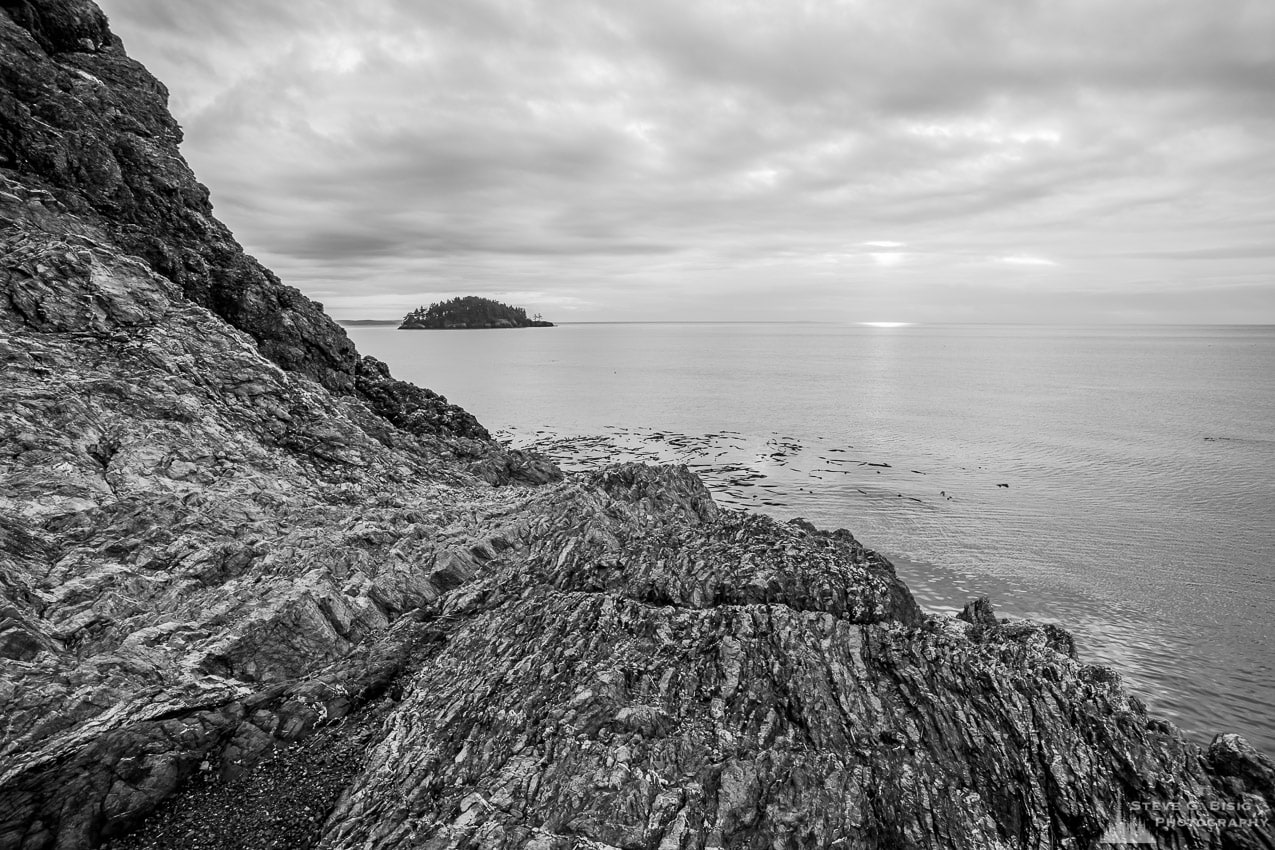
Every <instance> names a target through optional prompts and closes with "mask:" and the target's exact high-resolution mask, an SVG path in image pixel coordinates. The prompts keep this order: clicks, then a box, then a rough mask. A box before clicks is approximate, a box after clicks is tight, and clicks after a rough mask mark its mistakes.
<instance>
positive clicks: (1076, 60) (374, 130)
mask: <svg viewBox="0 0 1275 850" xmlns="http://www.w3.org/2000/svg"><path fill="white" fill-rule="evenodd" d="M99 2H100V5H101V6H102V8H103V9H104V10H105V11H106V13H107V14H108V16H109V17H110V20H111V25H112V29H113V30H114V31H115V32H116V34H118V35H119V36H120V37H121V38H122V39H123V40H124V44H125V47H126V49H127V50H128V51H129V53H130V55H132V56H133V57H135V58H137V59H139V60H140V61H142V62H143V63H144V64H145V65H146V66H147V67H148V68H149V69H150V70H151V72H152V73H153V74H155V75H156V76H157V77H159V79H160V80H162V81H163V82H164V83H165V84H166V85H167V86H168V88H169V91H170V97H171V108H172V111H173V113H174V115H175V116H176V118H177V120H178V121H179V122H180V123H181V124H182V126H183V128H184V130H185V134H186V140H185V142H184V144H183V147H182V150H183V153H184V154H185V156H186V158H187V160H188V161H189V162H190V163H191V165H192V167H193V168H194V169H195V173H196V174H197V175H198V177H199V179H200V180H201V181H202V182H203V183H205V184H206V185H207V186H208V187H209V188H210V189H211V190H212V199H213V203H214V206H215V210H216V213H217V215H218V217H220V218H221V220H222V221H224V222H225V223H226V224H227V225H228V226H229V227H230V228H231V229H232V230H233V231H234V233H235V235H236V237H237V238H238V239H239V241H240V242H241V243H242V244H243V245H244V247H245V248H246V249H247V250H248V251H249V252H250V253H252V254H253V255H255V256H256V257H257V258H258V259H260V260H261V261H262V262H263V263H265V264H266V265H267V266H269V267H271V268H272V269H274V270H275V271H276V272H277V273H278V274H279V275H280V276H281V277H282V278H283V279H284V280H285V281H286V282H288V283H290V284H292V285H293V286H296V287H298V288H299V289H301V290H302V291H303V292H305V293H306V294H307V295H309V296H310V297H312V298H314V299H316V300H318V301H320V302H322V303H323V304H324V305H325V307H326V309H327V311H328V313H329V314H331V315H333V316H335V317H337V318H342V319H354V318H396V317H400V316H402V315H403V314H404V313H405V312H407V311H408V310H409V309H411V308H413V307H416V306H419V305H422V304H428V303H430V302H432V301H436V300H440V299H443V298H447V297H451V296H453V295H466V294H477V295H486V296H490V297H495V298H499V299H500V300H503V301H508V302H510V303H514V304H518V305H520V306H524V307H526V308H527V309H528V311H529V312H531V313H536V312H539V313H542V314H543V315H544V317H545V318H547V319H551V320H554V321H615V320H642V321H657V320H663V319H681V320H703V319H724V320H738V321H756V320H807V321H851V322H853V321H907V322H943V321H950V322H1046V323H1052V322H1066V323H1090V322H1092V323H1120V322H1168V323H1193V322H1201V323H1250V322H1258V323H1275V3H1271V2H1270V0H1207V2H1200V0H1171V1H1170V0H787V1H786V2H773V1H772V0H696V2H686V0H641V2H620V0H592V2H583V0H553V1H552V2H549V0H540V2H533V1H532V0H430V1H429V2H419V0H369V2H366V3H350V2H348V0H341V2H338V1H337V0H289V2H286V3H285V2H274V3H262V2H261V0H251V2H250V0H220V1H219V2H217V3H208V2H204V0H198V2H197V0H99Z"/></svg>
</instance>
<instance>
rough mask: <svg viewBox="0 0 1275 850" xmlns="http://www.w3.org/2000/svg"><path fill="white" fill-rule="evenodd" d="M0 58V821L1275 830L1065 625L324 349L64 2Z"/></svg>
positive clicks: (138, 829) (349, 833) (156, 829)
mask: <svg viewBox="0 0 1275 850" xmlns="http://www.w3.org/2000/svg"><path fill="white" fill-rule="evenodd" d="M0 82H2V83H3V85H2V86H0V114H2V115H3V117H4V124H3V129H2V131H0V156H2V157H3V160H2V161H0V166H3V167H0V228H3V229H2V232H0V718H3V723H0V848H5V850H7V848H21V850H48V848H58V849H59V850H69V848H80V847H94V846H103V845H107V844H109V845H111V846H116V847H120V848H125V847H254V846H281V847H282V846H290V847H312V846H318V847H325V848H334V849H335V848H387V849H388V848H409V847H437V848H448V847H455V848H460V847H511V848H512V847H540V848H568V847H622V848H634V850H636V848H670V850H671V848H690V847H716V846H720V847H790V846H791V847H797V846H801V847H865V848H866V847H933V848H946V847H969V848H1038V847H1057V848H1088V847H1092V846H1094V845H1095V842H1097V841H1098V840H1099V839H1100V838H1101V837H1102V836H1103V835H1104V833H1108V834H1111V833H1109V832H1108V831H1109V830H1113V829H1126V828H1134V827H1137V828H1140V829H1148V830H1150V831H1151V832H1153V833H1154V835H1155V837H1156V839H1157V840H1158V841H1159V842H1160V844H1161V845H1162V846H1165V847H1175V848H1176V847H1181V848H1186V847H1216V848H1221V847H1237V848H1259V847H1267V848H1269V847H1273V846H1275V838H1273V837H1272V833H1271V831H1270V828H1269V813H1270V807H1271V806H1272V804H1275V769H1273V768H1272V765H1271V763H1270V761H1269V760H1267V759H1266V758H1265V757H1264V756H1262V755H1261V754H1258V753H1256V752H1254V751H1253V750H1252V748H1251V747H1249V746H1248V745H1247V744H1246V743H1245V742H1244V741H1243V739H1240V738H1238V737H1237V736H1233V735H1222V736H1219V737H1218V738H1217V739H1216V740H1215V741H1214V743H1213V745H1212V746H1211V747H1210V748H1208V749H1207V750H1205V749H1202V748H1200V747H1198V746H1195V745H1193V744H1191V743H1189V742H1187V741H1185V740H1184V739H1183V738H1182V736H1181V734H1180V733H1179V732H1178V731H1177V730H1176V729H1174V728H1173V727H1172V726H1171V725H1169V724H1167V723H1164V722H1162V721H1159V720H1156V719H1154V718H1151V717H1148V715H1147V713H1146V711H1145V709H1144V708H1143V706H1142V705H1141V703H1140V702H1138V700H1137V699H1136V698H1134V697H1133V696H1131V695H1129V694H1128V693H1127V692H1126V691H1125V690H1124V689H1123V687H1122V686H1121V684H1120V681H1119V677H1118V676H1117V675H1116V674H1115V673H1114V672H1113V671H1111V670H1109V669H1106V668H1102V667H1095V666H1092V665H1087V664H1085V663H1083V660H1082V659H1077V658H1076V657H1074V656H1075V650H1074V647H1073V645H1072V643H1071V640H1070V638H1069V636H1068V635H1067V634H1066V632H1065V631H1063V630H1061V629H1059V628H1057V627H1054V626H1043V627H1042V626H1039V625H1036V624H1032V623H1028V622H1006V621H1003V620H1000V619H998V618H997V617H996V616H995V613H994V611H992V610H991V608H990V606H989V605H988V604H985V603H980V604H978V605H973V606H971V607H970V608H969V609H967V612H966V613H965V615H964V616H963V618H962V619H953V618H947V617H935V616H930V615H926V614H924V613H923V612H922V611H920V609H919V608H918V607H917V605H916V604H915V602H914V601H913V599H912V597H911V594H910V593H909V592H908V591H907V588H906V587H904V586H903V584H902V583H901V582H900V581H899V580H898V579H897V577H896V576H895V575H894V571H893V569H892V567H891V566H890V564H889V563H888V561H886V560H885V559H883V558H881V557H880V556H879V555H877V554H875V553H873V552H871V551H869V550H867V549H865V548H864V547H863V546H862V545H860V543H859V542H858V541H856V540H855V539H854V538H853V536H852V535H851V534H850V533H848V532H845V531H836V532H826V531H821V530H818V529H815V528H814V527H812V526H810V525H809V524H807V523H803V522H800V521H794V522H792V523H786V524H785V523H778V522H776V521H774V520H771V519H768V518H765V517H760V516H752V515H747V514H744V513H740V512H734V511H726V510H721V509H719V508H718V507H717V506H716V505H715V504H714V503H713V500H712V498H711V496H710V494H709V493H708V492H707V491H706V490H705V488H704V486H703V484H702V482H700V480H699V479H698V478H696V477H695V476H694V475H692V474H690V473H689V472H687V471H686V470H685V469H684V468H656V467H646V466H638V465H625V466H618V467H612V468H607V469H601V470H597V471H595V472H593V473H590V474H586V475H576V476H573V477H571V478H569V479H563V477H562V476H561V474H560V473H558V472H557V470H556V469H554V468H553V467H552V466H551V465H549V464H547V463H545V462H544V461H542V460H541V459H539V458H537V457H535V456H530V455H525V454H521V453H515V452H509V451H507V450H505V449H504V448H503V447H501V446H499V445H497V444H495V443H493V442H491V441H490V439H489V438H488V435H487V433H486V431H485V430H483V429H482V426H481V425H480V424H479V423H477V422H476V421H475V420H474V419H473V417H472V416H469V414H467V413H465V412H464V411H463V410H461V409H460V408H456V407H455V406H453V405H450V404H448V403H447V402H446V401H445V400H443V399H441V398H439V397H438V396H437V395H435V394H433V393H430V392H429V391H428V390H423V389H420V388H416V387H413V386H411V385H408V384H404V383H402V382H397V381H395V380H394V379H393V378H392V377H391V376H390V375H389V373H388V370H387V369H385V368H384V366H383V365H382V364H379V363H377V362H376V361H375V360H372V359H371V358H360V357H359V356H358V354H357V352H355V351H354V350H353V347H352V346H348V340H346V341H343V340H344V336H343V335H335V334H333V333H332V332H331V329H330V328H329V327H328V324H330V323H328V320H327V319H326V317H325V316H323V314H322V312H321V310H320V309H319V308H318V306H317V305H314V304H312V303H311V302H309V301H307V300H305V299H304V298H303V297H301V296H300V295H299V294H298V293H295V290H289V289H287V288H286V287H283V286H282V285H281V284H279V283H278V282H277V281H275V280H274V279H273V278H272V276H270V275H269V273H268V272H266V271H265V270H263V269H261V268H260V267H259V266H257V265H256V264H255V262H253V261H251V260H250V259H248V258H246V257H244V256H243V255H242V252H240V251H239V249H238V246H237V245H235V244H234V243H233V240H232V239H231V238H230V236H229V234H228V233H227V232H226V231H225V229H224V227H222V226H221V225H220V224H218V223H217V222H216V221H215V219H212V218H211V210H210V207H209V206H208V205H207V196H206V192H204V191H202V187H198V184H196V183H194V181H193V177H191V176H190V174H189V170H188V169H186V167H185V165H184V163H182V162H181V161H180V157H179V156H178V155H177V153H176V147H175V146H176V142H177V139H178V138H179V131H178V129H177V127H176V125H175V124H174V123H173V122H172V119H171V117H169V116H168V115H167V112H166V111H165V110H164V107H163V100H164V96H163V89H162V86H160V85H159V84H158V83H157V82H155V81H154V80H153V79H152V78H151V77H150V76H149V75H148V74H146V73H145V71H144V69H142V68H141V67H140V66H138V65H137V64H136V63H133V62H132V61H131V60H129V59H128V58H127V57H126V56H125V55H124V54H123V51H122V48H121V46H120V45H119V42H118V40H117V39H115V38H114V36H113V35H111V34H110V32H109V29H107V26H106V21H105V18H104V17H103V16H102V15H101V14H100V12H98V11H97V9H96V8H95V7H94V6H92V4H90V3H88V2H85V0H45V2H22V1H21V0H15V2H6V3H3V4H0ZM112 163H114V164H112ZM325 323H327V324H325ZM494 485H505V486H494ZM508 485H529V486H508ZM288 777H293V778H294V779H295V783H294V786H291V787H287V780H288ZM269 789H279V790H278V792H277V793H268V792H269ZM240 792H242V793H240ZM236 794H238V796H234V795H236ZM232 804H233V807H234V810H233V811H230V808H231V806H232ZM1153 806H1159V807H1160V808H1159V809H1158V810H1159V811H1166V810H1169V807H1176V809H1177V810H1178V811H1192V810H1193V811H1203V812H1208V811H1210V810H1214V811H1230V812H1239V813H1243V817H1244V818H1245V819H1246V820H1245V821H1244V823H1242V824H1238V825H1235V826H1231V827H1227V828H1225V829H1216V828H1211V827H1206V826H1199V825H1195V826H1166V825H1159V824H1157V823H1155V822H1154V821H1153V820H1152V819H1151V817H1150V816H1149V815H1148V814H1146V812H1148V811H1150V810H1152V808H1153ZM1191 807H1195V808H1194V809H1192V808H1191Z"/></svg>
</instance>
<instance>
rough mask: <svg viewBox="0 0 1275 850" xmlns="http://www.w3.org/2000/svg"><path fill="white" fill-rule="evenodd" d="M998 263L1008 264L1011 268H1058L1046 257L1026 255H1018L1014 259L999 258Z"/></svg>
mask: <svg viewBox="0 0 1275 850" xmlns="http://www.w3.org/2000/svg"><path fill="white" fill-rule="evenodd" d="M996 259H997V261H998V262H1001V263H1006V264H1008V265H1011V266H1056V265H1058V264H1057V263H1055V262H1054V261H1053V260H1050V259H1047V258H1045V257H1029V256H1026V255H1021V254H1020V255H1017V256H1013V257H997V258H996Z"/></svg>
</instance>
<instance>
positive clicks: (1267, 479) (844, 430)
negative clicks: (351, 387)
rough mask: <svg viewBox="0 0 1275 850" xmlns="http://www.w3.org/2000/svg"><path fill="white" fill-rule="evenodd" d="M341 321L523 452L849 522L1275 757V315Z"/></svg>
mask: <svg viewBox="0 0 1275 850" xmlns="http://www.w3.org/2000/svg"><path fill="white" fill-rule="evenodd" d="M347 330H348V332H349V333H350V336H351V337H352V338H353V339H354V340H355V342H356V343H357V344H358V346H359V348H360V349H361V350H362V351H363V352H364V353H367V354H372V355H374V356H376V357H379V358H381V359H383V360H385V361H386V362H387V363H389V364H390V367H391V368H392V369H393V371H394V373H395V375H396V376H398V377H401V378H404V379H407V380H410V381H413V382H414V383H418V384H420V385H422V386H427V387H430V388H432V389H434V390H436V391H438V392H440V393H442V394H443V395H445V396H447V398H448V399H449V400H451V401H453V402H456V403H457V404H460V405H461V406H463V407H465V408H466V409H468V410H469V411H471V412H472V413H474V414H475V415H476V416H477V417H478V418H479V420H480V421H482V422H483V423H484V424H486V425H487V426H488V427H489V428H491V429H493V430H496V431H499V432H500V433H499V436H502V437H504V438H506V439H510V440H512V441H513V442H514V443H516V444H519V445H531V444H534V445H536V446H538V447H540V448H542V449H543V450H546V451H549V452H550V453H552V454H554V455H556V456H557V457H559V458H560V459H562V460H563V462H564V464H565V465H566V466H568V467H569V468H570V467H573V466H579V465H582V464H587V463H590V462H594V461H599V460H600V461H611V460H622V459H627V458H646V459H652V460H661V461H676V462H684V463H688V464H689V465H691V466H692V468H694V469H696V470H697V471H699V472H700V473H701V474H702V475H704V477H705V479H706V480H707V481H708V482H709V483H710V486H711V487H712V488H713V490H714V492H715V494H716V495H717V497H718V499H719V501H720V502H723V503H726V504H732V505H743V506H749V507H751V508H753V509H756V510H761V511H765V512H766V513H770V514H773V515H774V516H777V517H780V518H785V519H786V518H789V517H793V516H804V517H807V518H809V519H810V520H812V521H813V522H815V523H816V524H819V525H823V526H828V527H839V526H840V527H845V528H849V529H850V530H851V531H852V532H853V533H854V534H855V536H856V537H858V538H859V539H860V540H862V541H863V542H864V543H865V544H867V545H869V546H871V547H873V548H875V549H878V550H879V551H881V552H882V553H884V554H885V555H887V556H888V557H890V558H891V559H892V560H894V562H895V564H896V566H897V567H898V569H899V572H900V575H901V576H902V577H903V578H904V580H905V581H907V583H908V584H909V585H910V586H911V588H912V590H913V592H914V593H915V594H916V596H917V597H918V599H919V600H920V601H921V602H922V604H924V605H926V606H927V607H929V608H931V609H935V610H946V611H952V610H956V609H958V608H959V607H960V606H961V605H962V604H963V603H964V601H965V600H966V599H967V598H968V597H970V596H971V595H977V594H982V593H986V594H988V595H990V596H991V597H992V599H993V602H994V604H995V606H996V609H997V611H998V613H999V614H1001V615H1003V616H1004V615H1009V616H1030V617H1033V618H1036V619H1040V620H1050V621H1055V622H1058V623H1061V624H1063V625H1065V626H1066V627H1067V628H1069V629H1071V630H1072V631H1073V633H1075V635H1076V637H1077V640H1078V643H1079V645H1080V652H1081V654H1082V658H1084V659H1085V660H1091V661H1100V662H1102V663H1108V664H1111V665H1113V666H1115V667H1116V668H1117V669H1119V670H1120V671H1121V672H1122V673H1123V674H1124V675H1125V678H1126V680H1127V682H1128V683H1129V685H1130V687H1131V688H1132V689H1133V690H1134V691H1135V692H1137V693H1138V694H1139V695H1141V696H1143V697H1144V698H1145V699H1146V701H1147V702H1148V703H1149V704H1150V705H1151V706H1152V708H1153V709H1154V710H1155V711H1157V712H1158V713H1159V714H1161V715H1162V716H1168V717H1170V718H1171V719H1173V720H1174V721H1176V722H1177V723H1178V724H1179V725H1181V726H1183V727H1184V728H1186V729H1188V730H1189V731H1190V732H1192V733H1193V734H1194V735H1195V736H1196V737H1197V738H1199V739H1201V740H1205V739H1206V738H1207V737H1208V736H1211V735H1212V734H1213V733H1214V732H1217V731H1223V730H1226V731H1239V732H1242V733H1243V734H1245V735H1246V736H1247V737H1249V739H1250V740H1251V741H1253V743H1254V744H1255V745H1256V746H1258V748H1259V749H1262V750H1264V751H1265V752H1266V753H1268V754H1270V755H1275V710H1273V709H1272V705H1275V680H1273V677H1272V667H1273V666H1275V663H1273V659H1272V651H1273V646H1272V634H1273V632H1275V625H1273V624H1275V586H1273V585H1275V574H1273V572H1272V565H1271V562H1272V558H1273V557H1275V328H1272V327H1146V326H1141V327H1103V328H1058V327H1008V326H972V325H971V326H941V325H940V326H908V327H897V328H879V327H867V326H854V325H832V324H580V325H563V326H560V327H557V328H552V329H527V330H519V331H397V330H394V329H393V328H385V327H374V328H367V327H362V328H349V329H347Z"/></svg>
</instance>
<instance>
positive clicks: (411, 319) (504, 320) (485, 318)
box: [398, 295, 554, 331]
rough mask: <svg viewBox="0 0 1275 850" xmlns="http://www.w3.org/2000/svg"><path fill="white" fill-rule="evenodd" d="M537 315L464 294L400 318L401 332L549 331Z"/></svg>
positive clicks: (549, 323) (548, 324) (548, 326)
mask: <svg viewBox="0 0 1275 850" xmlns="http://www.w3.org/2000/svg"><path fill="white" fill-rule="evenodd" d="M553 326H554V325H553V322H546V321H544V320H542V319H541V318H540V314H539V313H537V314H536V315H535V317H534V318H530V319H529V318H527V311H526V310H524V309H523V308H522V307H511V306H509V305H508V304H501V303H500V302H499V301H493V300H492V299H490V298H480V297H479V296H477V295H466V296H464V297H460V298H452V299H450V300H448V301H439V302H437V303H435V304H431V305H429V306H428V307H417V308H416V309H415V310H413V311H412V312H410V313H408V314H407V315H406V316H404V317H403V324H401V325H399V326H398V329H399V330H401V331H403V330H413V331H414V330H447V329H458V328H551V327H553Z"/></svg>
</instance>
